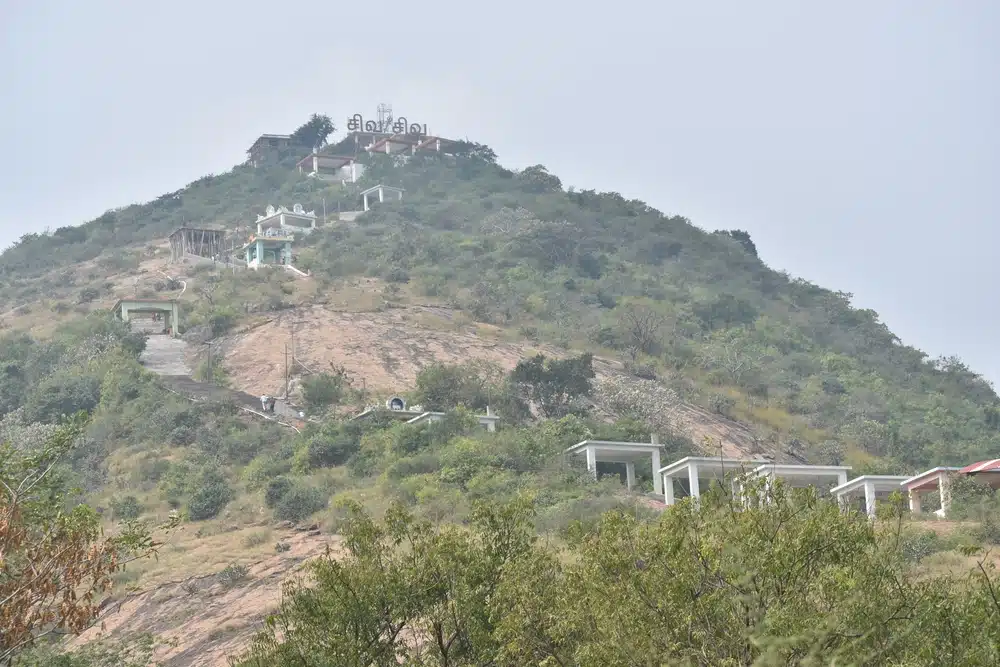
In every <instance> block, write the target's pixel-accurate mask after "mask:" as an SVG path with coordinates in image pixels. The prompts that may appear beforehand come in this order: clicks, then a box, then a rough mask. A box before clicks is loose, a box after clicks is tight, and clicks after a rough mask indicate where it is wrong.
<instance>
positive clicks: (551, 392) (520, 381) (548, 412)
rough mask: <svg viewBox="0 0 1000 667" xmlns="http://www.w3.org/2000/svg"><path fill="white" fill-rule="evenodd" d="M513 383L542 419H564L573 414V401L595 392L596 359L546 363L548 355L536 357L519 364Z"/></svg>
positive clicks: (558, 360) (551, 360) (586, 354)
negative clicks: (593, 381) (539, 413)
mask: <svg viewBox="0 0 1000 667" xmlns="http://www.w3.org/2000/svg"><path fill="white" fill-rule="evenodd" d="M510 379H511V381H512V382H513V383H514V384H515V385H516V386H518V387H519V388H520V390H521V392H522V394H523V396H524V397H525V398H526V399H527V400H529V401H531V403H533V404H535V405H537V406H538V409H539V410H540V411H541V413H542V414H543V415H545V416H546V417H561V416H563V415H566V414H568V413H569V412H570V410H571V405H572V402H573V400H574V399H577V398H583V397H586V396H590V395H591V393H592V392H593V385H592V384H591V381H592V380H593V379H594V366H593V355H592V354H590V353H585V354H581V355H580V356H578V357H571V358H569V359H546V358H545V355H543V354H537V355H535V356H534V357H532V358H531V359H525V360H522V361H520V362H518V364H517V366H515V367H514V370H513V371H512V372H511V375H510Z"/></svg>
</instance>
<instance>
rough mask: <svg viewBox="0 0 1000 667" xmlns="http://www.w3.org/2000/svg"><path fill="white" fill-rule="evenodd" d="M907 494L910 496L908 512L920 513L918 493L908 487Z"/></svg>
mask: <svg viewBox="0 0 1000 667" xmlns="http://www.w3.org/2000/svg"><path fill="white" fill-rule="evenodd" d="M907 495H909V497H910V514H920V494H919V493H917V492H916V491H914V490H913V489H910V490H909V492H908V493H907Z"/></svg>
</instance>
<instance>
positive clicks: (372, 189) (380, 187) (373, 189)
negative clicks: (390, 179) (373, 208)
mask: <svg viewBox="0 0 1000 667" xmlns="http://www.w3.org/2000/svg"><path fill="white" fill-rule="evenodd" d="M379 190H392V191H393V192H406V190H404V189H403V188H397V187H395V186H394V185H374V186H372V187H370V188H368V189H367V190H362V191H361V192H359V193H358V195H359V196H364V195H370V194H371V193H373V192H378V191H379Z"/></svg>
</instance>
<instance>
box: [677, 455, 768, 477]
mask: <svg viewBox="0 0 1000 667" xmlns="http://www.w3.org/2000/svg"><path fill="white" fill-rule="evenodd" d="M766 463H767V461H766V460H765V459H727V458H723V457H721V456H685V457H684V458H682V459H681V460H679V461H674V462H673V463H671V464H669V465H666V466H664V467H662V468H660V470H659V473H660V474H661V475H663V476H665V477H673V476H674V474H675V473H678V472H680V471H681V470H684V469H685V468H687V467H688V466H690V465H691V464H695V465H697V466H698V469H699V470H708V471H711V472H726V471H733V472H736V471H737V470H740V469H744V470H746V469H747V468H748V467H749V466H760V465H761V464H766Z"/></svg>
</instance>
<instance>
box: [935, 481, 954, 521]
mask: <svg viewBox="0 0 1000 667" xmlns="http://www.w3.org/2000/svg"><path fill="white" fill-rule="evenodd" d="M938 494H939V495H940V496H941V518H944V517H946V516H948V510H949V509H950V508H951V484H950V480H949V479H948V473H947V472H939V473H938Z"/></svg>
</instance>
